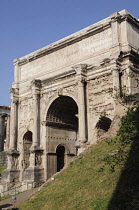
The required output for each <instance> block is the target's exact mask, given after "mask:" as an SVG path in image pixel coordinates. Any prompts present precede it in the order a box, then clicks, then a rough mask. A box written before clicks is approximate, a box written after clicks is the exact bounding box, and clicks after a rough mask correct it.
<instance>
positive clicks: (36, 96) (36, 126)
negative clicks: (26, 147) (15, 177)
mask: <svg viewBox="0 0 139 210" xmlns="http://www.w3.org/2000/svg"><path fill="white" fill-rule="evenodd" d="M40 87H41V81H40V80H33V81H32V97H33V111H34V114H33V119H34V123H33V143H32V146H31V148H30V150H31V151H34V150H36V149H38V147H39V146H40Z"/></svg>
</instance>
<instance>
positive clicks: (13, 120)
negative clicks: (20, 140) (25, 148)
mask: <svg viewBox="0 0 139 210" xmlns="http://www.w3.org/2000/svg"><path fill="white" fill-rule="evenodd" d="M10 93H11V100H12V103H11V117H10V145H9V149H10V150H11V151H15V150H16V149H17V148H16V146H17V129H18V97H17V94H18V89H17V88H11V89H10Z"/></svg>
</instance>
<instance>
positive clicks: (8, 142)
mask: <svg viewBox="0 0 139 210" xmlns="http://www.w3.org/2000/svg"><path fill="white" fill-rule="evenodd" d="M9 144H10V115H7V127H6V150H7V149H8V148H9Z"/></svg>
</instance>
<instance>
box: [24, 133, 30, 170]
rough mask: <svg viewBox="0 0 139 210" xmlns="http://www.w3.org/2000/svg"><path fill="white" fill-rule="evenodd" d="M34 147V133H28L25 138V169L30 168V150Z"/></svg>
mask: <svg viewBox="0 0 139 210" xmlns="http://www.w3.org/2000/svg"><path fill="white" fill-rule="evenodd" d="M31 145H32V132H31V131H27V132H26V133H25V134H24V136H23V168H24V169H26V168H28V167H29V157H30V150H29V148H30V147H31Z"/></svg>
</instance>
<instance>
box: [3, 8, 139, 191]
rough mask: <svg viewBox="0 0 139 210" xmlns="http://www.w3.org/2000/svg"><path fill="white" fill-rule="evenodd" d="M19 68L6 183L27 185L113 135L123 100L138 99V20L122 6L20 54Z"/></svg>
mask: <svg viewBox="0 0 139 210" xmlns="http://www.w3.org/2000/svg"><path fill="white" fill-rule="evenodd" d="M14 66H15V69H14V83H13V85H12V88H11V89H10V93H11V99H12V104H11V124H10V145H9V150H8V166H7V169H6V170H5V171H4V172H3V174H2V186H3V189H4V190H8V189H9V188H10V187H11V186H13V185H15V184H18V183H21V184H22V185H23V186H24V187H22V190H25V189H29V188H31V187H34V186H36V185H37V184H41V183H43V182H45V181H46V180H48V179H49V178H50V177H51V176H53V174H55V173H56V172H58V171H60V170H61V169H62V168H63V167H65V166H67V165H68V164H69V162H70V161H71V160H72V158H73V157H74V156H75V155H78V154H79V153H81V152H82V151H84V150H85V148H86V147H87V146H89V145H91V144H95V143H96V142H97V140H98V139H100V138H101V137H103V136H105V135H106V134H108V133H109V135H114V134H115V132H116V130H117V128H118V119H119V117H120V116H121V115H122V114H123V113H124V110H125V106H123V103H128V104H133V103H138V101H139V97H138V93H139V91H138V86H139V21H138V20H137V19H136V18H134V17H133V16H132V15H131V14H129V13H128V12H127V11H126V10H122V11H120V12H116V13H114V14H112V15H110V16H109V17H108V18H106V19H104V20H102V21H100V22H98V23H96V24H93V25H91V26H89V27H87V28H85V29H83V30H81V31H79V32H77V33H75V34H72V35H70V36H68V37H66V38H64V39H61V40H59V41H57V42H55V43H53V44H51V45H49V46H46V47H44V48H42V49H39V50H37V51H35V52H33V53H31V54H29V55H26V56H24V57H22V58H19V59H15V60H14ZM131 99H132V100H131Z"/></svg>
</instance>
